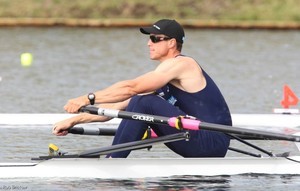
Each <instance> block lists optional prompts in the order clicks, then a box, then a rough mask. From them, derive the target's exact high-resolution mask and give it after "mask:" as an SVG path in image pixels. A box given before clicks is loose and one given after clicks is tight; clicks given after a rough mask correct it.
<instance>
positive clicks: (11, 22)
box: [0, 18, 300, 30]
mask: <svg viewBox="0 0 300 191" xmlns="http://www.w3.org/2000/svg"><path fill="white" fill-rule="evenodd" d="M155 21H156V20H150V19H149V20H147V19H75V18H0V27H55V26H63V27H94V28H105V27H110V28H122V27H140V26H148V25H151V24H152V23H153V22H155ZM178 22H180V23H181V24H182V25H183V27H185V28H198V29H262V30H300V22H294V21H219V20H196V19H182V20H181V19H178Z"/></svg>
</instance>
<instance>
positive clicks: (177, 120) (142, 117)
mask: <svg viewBox="0 0 300 191" xmlns="http://www.w3.org/2000/svg"><path fill="white" fill-rule="evenodd" d="M81 111H83V112H88V113H91V114H96V115H103V116H107V117H114V118H123V119H131V120H138V121H144V122H147V123H154V124H165V125H169V126H171V127H175V128H177V129H181V128H183V129H188V130H199V129H205V130H211V131H218V132H223V133H234V134H239V135H250V136H255V137H260V138H266V139H276V140H287V141H294V142H300V136H294V135H284V134H279V133H272V132H267V131H260V130H254V129H253V130H252V129H246V128H240V127H233V126H227V125H220V124H214V123H207V122H201V121H200V120H197V119H192V118H184V117H171V118H168V117H163V116H156V115H147V114H142V113H135V112H129V111H120V110H114V109H105V108H96V107H83V108H81Z"/></svg>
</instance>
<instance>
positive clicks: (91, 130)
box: [68, 127, 117, 136]
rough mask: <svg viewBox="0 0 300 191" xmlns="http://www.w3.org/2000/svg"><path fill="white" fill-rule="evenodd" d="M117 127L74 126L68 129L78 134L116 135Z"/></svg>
mask: <svg viewBox="0 0 300 191" xmlns="http://www.w3.org/2000/svg"><path fill="white" fill-rule="evenodd" d="M116 130H117V129H116V128H100V127H72V128H70V129H69V130H68V132H69V133H72V134H78V135H104V136H114V135H115V133H116Z"/></svg>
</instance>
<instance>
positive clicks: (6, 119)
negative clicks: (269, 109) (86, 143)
mask: <svg viewBox="0 0 300 191" xmlns="http://www.w3.org/2000/svg"><path fill="white" fill-rule="evenodd" d="M75 115H76V114H58V113H57V114H53V113H52V114H47V113H44V114H34V113H31V114H9V113H7V114H3V113H2V114H0V125H11V126H15V125H53V124H54V123H56V122H58V121H61V120H64V119H67V118H70V117H72V116H75ZM231 116H232V121H233V125H234V126H260V127H264V126H267V127H292V128H293V127H300V115H297V114H290V115H288V114H232V115H231ZM120 121H121V119H117V118H115V119H112V120H110V121H107V122H105V123H95V124H97V125H99V124H100V125H101V124H102V125H118V124H119V123H120Z"/></svg>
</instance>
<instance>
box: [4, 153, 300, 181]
mask: <svg viewBox="0 0 300 191" xmlns="http://www.w3.org/2000/svg"><path fill="white" fill-rule="evenodd" d="M299 160H300V156H295V157H289V158H288V159H287V158H284V157H270V158H249V157H245V158H242V157H233V158H191V159H186V158H185V159H183V158H174V159H161V158H159V159H154V158H153V159H144V158H135V159H130V158H129V159H87V158H86V159H82V158H80V159H79V158H78V159H51V160H47V161H42V162H39V163H14V164H12V163H10V164H9V163H0V178H26V177H27V178H29V177H56V178H57V177H69V178H72V177H73V178H101V179H131V178H147V177H170V176H184V175H190V176H219V175H237V174H248V173H255V174H300V163H299Z"/></svg>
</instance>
